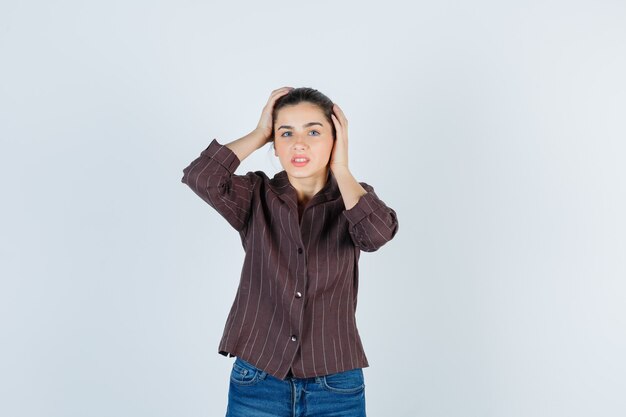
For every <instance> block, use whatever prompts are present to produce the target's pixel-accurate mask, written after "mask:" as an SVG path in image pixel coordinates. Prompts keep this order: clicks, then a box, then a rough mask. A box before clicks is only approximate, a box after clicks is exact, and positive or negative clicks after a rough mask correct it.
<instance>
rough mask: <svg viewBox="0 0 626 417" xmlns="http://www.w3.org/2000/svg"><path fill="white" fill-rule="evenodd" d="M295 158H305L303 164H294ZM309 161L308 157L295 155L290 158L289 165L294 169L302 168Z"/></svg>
mask: <svg viewBox="0 0 626 417" xmlns="http://www.w3.org/2000/svg"><path fill="white" fill-rule="evenodd" d="M296 158H305V159H306V161H305V162H296ZM310 161H311V160H310V159H309V157H307V156H304V155H295V156H294V157H293V158H291V163H292V165H293V166H296V167H303V166H305V165H306V164H308V163H309V162H310Z"/></svg>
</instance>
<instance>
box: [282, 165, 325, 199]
mask: <svg viewBox="0 0 626 417" xmlns="http://www.w3.org/2000/svg"><path fill="white" fill-rule="evenodd" d="M287 176H288V177H289V182H290V183H291V185H292V186H293V188H295V189H296V195H297V196H298V203H299V204H306V203H307V202H308V201H309V200H310V199H311V198H313V196H315V194H317V193H318V192H319V191H320V190H321V189H322V188H324V185H326V181H327V179H328V167H327V168H326V169H325V170H324V171H322V172H321V173H320V174H319V175H316V176H313V177H307V178H297V177H292V176H290V175H289V174H287Z"/></svg>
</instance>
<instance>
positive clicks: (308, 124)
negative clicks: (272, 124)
mask: <svg viewBox="0 0 626 417" xmlns="http://www.w3.org/2000/svg"><path fill="white" fill-rule="evenodd" d="M313 125H320V126H322V127H324V125H323V124H321V123H320V122H309V123H307V124H304V125H302V127H309V126H313ZM280 129H293V126H287V125H282V126H281V127H279V128H278V129H276V130H280Z"/></svg>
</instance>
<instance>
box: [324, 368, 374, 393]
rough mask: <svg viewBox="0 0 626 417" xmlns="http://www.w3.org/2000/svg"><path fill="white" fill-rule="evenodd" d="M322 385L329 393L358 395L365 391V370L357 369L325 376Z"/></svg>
mask: <svg viewBox="0 0 626 417" xmlns="http://www.w3.org/2000/svg"><path fill="white" fill-rule="evenodd" d="M321 384H322V387H323V388H324V389H325V390H327V391H331V392H335V393H340V394H356V393H358V392H361V391H363V390H364V389H365V380H364V378H363V369H361V368H355V369H351V370H349V371H344V372H339V373H336V374H329V375H325V376H323V377H322V378H321Z"/></svg>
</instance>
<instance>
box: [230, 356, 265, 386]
mask: <svg viewBox="0 0 626 417" xmlns="http://www.w3.org/2000/svg"><path fill="white" fill-rule="evenodd" d="M260 373H261V371H260V370H259V369H258V368H256V367H255V366H253V365H252V364H250V363H248V362H246V361H244V360H243V359H241V358H239V357H236V358H235V362H233V368H232V370H231V372H230V380H231V382H233V383H235V384H237V385H254V384H256V383H257V382H259V379H260V378H259V374H260Z"/></svg>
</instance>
